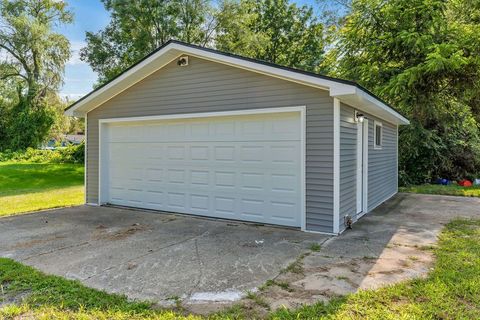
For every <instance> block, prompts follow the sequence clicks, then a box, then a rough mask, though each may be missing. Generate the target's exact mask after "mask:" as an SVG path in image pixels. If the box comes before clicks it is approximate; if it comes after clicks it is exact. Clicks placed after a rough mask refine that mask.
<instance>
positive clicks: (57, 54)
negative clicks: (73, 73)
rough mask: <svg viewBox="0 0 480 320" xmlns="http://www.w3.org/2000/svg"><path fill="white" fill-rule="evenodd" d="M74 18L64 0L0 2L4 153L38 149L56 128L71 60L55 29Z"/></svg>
mask: <svg viewBox="0 0 480 320" xmlns="http://www.w3.org/2000/svg"><path fill="white" fill-rule="evenodd" d="M72 18H73V17H72V14H71V13H70V12H69V11H68V10H67V9H66V4H65V3H64V2H63V1H56V0H1V1H0V93H1V98H0V115H1V120H0V133H1V134H2V139H0V149H2V148H3V149H5V148H12V149H18V148H26V147H29V146H33V147H36V146H37V145H38V144H39V143H40V142H42V140H43V139H44V138H45V136H46V135H47V133H48V131H49V129H50V127H51V126H52V124H53V122H54V114H53V113H54V110H53V109H52V108H54V107H53V104H55V103H56V101H57V100H58V97H57V91H58V89H59V86H60V84H61V83H62V76H63V70H64V66H65V63H66V62H67V60H68V59H69V57H70V44H69V42H68V40H67V39H66V38H65V37H64V36H63V35H61V34H58V33H55V32H53V31H52V28H53V27H54V26H55V25H58V24H60V23H70V22H71V21H72Z"/></svg>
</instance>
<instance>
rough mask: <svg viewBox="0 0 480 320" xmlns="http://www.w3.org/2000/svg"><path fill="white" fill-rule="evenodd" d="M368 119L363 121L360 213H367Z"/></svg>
mask: <svg viewBox="0 0 480 320" xmlns="http://www.w3.org/2000/svg"><path fill="white" fill-rule="evenodd" d="M368 126H369V121H368V119H365V120H364V121H363V141H364V147H363V210H362V215H364V214H366V213H368V143H369V142H368V130H369V128H368Z"/></svg>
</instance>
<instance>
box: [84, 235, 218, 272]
mask: <svg viewBox="0 0 480 320" xmlns="http://www.w3.org/2000/svg"><path fill="white" fill-rule="evenodd" d="M208 233H209V232H208V231H205V232H204V233H202V234H200V235H196V236H193V237H190V238H187V239H183V240H181V241H177V242H174V243H171V244H169V245H166V246H164V247H160V248H158V249H156V250H151V251H149V252H147V253H144V254H141V255H139V256H136V257H134V258H131V259H128V260H126V261H124V262H123V263H122V264H125V263H130V262H133V261H135V260H137V259H140V258H144V257H146V256H149V255H152V254H154V253H157V252H159V251H162V250H164V249H168V248H171V247H174V246H177V245H179V244H182V243H186V242H188V241H191V240H193V239H198V238H201V237H203V236H204V235H206V234H208ZM195 243H196V242H195ZM115 267H116V266H111V267H108V268H105V269H103V270H102V271H100V272H99V273H96V274H93V275H91V276H89V277H86V278H84V279H82V280H83V281H85V280H90V279H92V278H96V277H98V276H101V275H102V274H103V273H105V272H106V271H109V270H112V269H114V268H115Z"/></svg>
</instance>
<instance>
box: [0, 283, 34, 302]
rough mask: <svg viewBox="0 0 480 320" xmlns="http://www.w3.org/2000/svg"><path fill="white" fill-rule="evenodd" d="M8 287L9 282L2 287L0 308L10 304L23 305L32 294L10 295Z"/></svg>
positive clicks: (0, 286) (23, 292)
mask: <svg viewBox="0 0 480 320" xmlns="http://www.w3.org/2000/svg"><path fill="white" fill-rule="evenodd" d="M8 285H9V284H8V282H7V283H2V284H1V285H0V308H2V307H4V306H7V305H9V304H21V303H22V302H23V301H24V300H25V299H27V298H28V296H29V295H30V294H31V292H30V291H21V292H15V293H11V292H10V293H9V292H8V291H7V289H8Z"/></svg>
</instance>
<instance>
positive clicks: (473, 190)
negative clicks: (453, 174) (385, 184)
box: [399, 184, 480, 197]
mask: <svg viewBox="0 0 480 320" xmlns="http://www.w3.org/2000/svg"><path fill="white" fill-rule="evenodd" d="M399 191H400V192H410V193H423V194H443V195H448V196H462V197H480V186H471V187H461V186H459V185H455V184H451V185H448V186H443V185H439V184H422V185H419V186H410V187H401V188H400V189H399Z"/></svg>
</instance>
